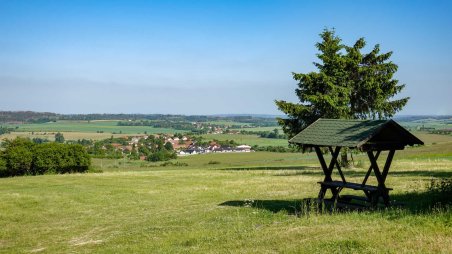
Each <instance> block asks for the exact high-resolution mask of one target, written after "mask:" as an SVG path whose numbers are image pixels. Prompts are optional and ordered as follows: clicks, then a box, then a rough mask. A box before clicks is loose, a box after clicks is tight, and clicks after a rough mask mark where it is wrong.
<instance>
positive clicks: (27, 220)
mask: <svg viewBox="0 0 452 254" xmlns="http://www.w3.org/2000/svg"><path fill="white" fill-rule="evenodd" d="M354 157H355V161H356V162H358V161H362V162H363V164H362V165H361V167H355V168H352V169H346V170H345V174H346V177H347V178H348V179H349V180H350V181H358V182H359V181H361V179H362V178H363V176H364V174H365V172H366V167H367V166H368V164H366V162H367V161H366V160H365V157H364V156H363V155H361V154H356V155H355V156H354ZM381 158H384V156H381ZM177 161H178V162H179V165H185V166H176V165H177V164H173V165H169V166H163V165H164V163H163V162H158V163H148V162H141V161H128V160H109V159H95V160H93V164H94V165H93V166H94V168H95V169H96V170H102V171H103V173H86V174H70V175H69V174H67V175H43V176H25V177H14V178H3V179H0V199H1V200H2V202H1V203H0V228H1V230H0V252H2V253H54V252H58V253H68V252H76V253H118V252H119V253H124V252H127V253H279V252H282V253H451V252H452V211H451V207H438V206H435V200H434V199H433V198H432V196H431V194H430V193H429V192H428V191H427V185H428V183H429V181H430V180H431V178H432V177H433V178H435V177H452V143H451V142H444V143H441V144H434V145H427V146H423V147H418V148H409V149H406V150H404V151H398V152H397V153H396V156H395V160H394V162H393V166H392V168H391V171H390V174H389V176H388V180H387V186H389V187H392V188H394V190H393V191H392V193H391V197H392V199H394V200H396V201H399V202H403V203H404V204H405V205H404V206H401V207H394V208H390V209H387V210H378V211H364V212H356V211H337V212H333V213H328V212H325V213H318V212H315V211H310V210H311V207H310V206H302V203H303V200H305V199H309V198H315V197H316V196H317V193H318V189H319V186H318V185H317V183H316V182H317V181H319V180H322V179H323V175H322V172H321V170H320V169H319V167H318V162H317V159H316V157H315V155H314V154H311V153H307V154H300V153H267V152H255V153H231V154H207V155H195V156H186V157H181V158H178V159H177ZM173 162H175V161H173ZM382 162H383V161H382V160H381V161H380V163H382ZM335 177H337V176H335ZM370 183H375V181H371V182H370ZM350 192H352V191H350Z"/></svg>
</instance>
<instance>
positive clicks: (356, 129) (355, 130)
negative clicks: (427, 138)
mask: <svg viewBox="0 0 452 254" xmlns="http://www.w3.org/2000/svg"><path fill="white" fill-rule="evenodd" d="M387 128H388V129H391V130H389V131H387V130H386V131H384V132H385V133H388V132H391V135H386V134H384V135H386V137H382V139H383V140H385V141H384V142H386V143H391V142H392V143H393V142H394V134H395V136H396V137H402V138H396V141H395V142H398V144H401V145H408V144H409V145H413V144H423V143H422V141H420V140H419V139H417V138H416V137H415V136H413V135H412V134H411V133H409V132H408V131H407V130H405V129H404V128H403V127H401V126H400V125H398V124H397V123H396V122H394V121H392V120H343V119H319V120H317V121H315V122H314V123H312V124H311V125H309V126H308V127H306V128H305V129H304V130H302V131H301V132H300V133H298V134H297V135H296V136H294V137H293V138H292V139H290V140H289V142H290V143H295V144H302V145H314V146H341V147H356V148H359V147H361V146H362V145H363V144H365V143H366V142H368V141H369V140H371V138H373V137H375V136H376V135H377V134H379V133H381V132H382V130H384V129H387ZM384 135H383V136H384ZM380 136H382V135H380ZM380 139H381V138H380Z"/></svg>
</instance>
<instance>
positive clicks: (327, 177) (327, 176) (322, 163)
mask: <svg viewBox="0 0 452 254" xmlns="http://www.w3.org/2000/svg"><path fill="white" fill-rule="evenodd" d="M314 149H315V153H316V154H317V157H318V158H319V162H320V166H321V167H322V170H323V173H324V174H325V180H324V181H325V182H326V181H332V180H333V179H331V174H328V167H327V166H326V162H325V158H323V154H322V151H321V150H320V147H318V146H315V147H314Z"/></svg>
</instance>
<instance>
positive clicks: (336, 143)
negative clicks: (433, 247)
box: [289, 118, 424, 207]
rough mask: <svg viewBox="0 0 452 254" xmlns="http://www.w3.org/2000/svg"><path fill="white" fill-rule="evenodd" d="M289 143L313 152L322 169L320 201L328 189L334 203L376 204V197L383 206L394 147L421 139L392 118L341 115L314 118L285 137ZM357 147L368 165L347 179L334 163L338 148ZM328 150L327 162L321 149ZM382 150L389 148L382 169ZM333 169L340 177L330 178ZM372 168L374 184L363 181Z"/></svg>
mask: <svg viewBox="0 0 452 254" xmlns="http://www.w3.org/2000/svg"><path fill="white" fill-rule="evenodd" d="M289 142H290V143H293V144H298V145H302V146H303V147H305V148H313V149H314V150H315V152H316V154H317V157H318V159H319V162H320V166H321V167H322V170H323V173H324V179H323V181H321V182H318V183H319V184H320V191H319V195H318V198H319V201H321V202H324V201H326V200H325V194H326V191H327V190H328V189H329V190H331V193H332V198H331V200H332V201H334V202H335V203H336V202H337V201H338V200H340V201H351V200H352V199H357V200H362V201H365V202H369V203H370V204H371V206H372V207H376V206H377V205H378V202H379V200H380V198H381V199H382V200H383V203H384V205H385V206H389V205H390V200H389V191H390V190H392V189H391V188H387V187H386V185H385V181H386V177H387V176H388V172H389V168H390V167H391V161H392V159H393V157H394V153H395V151H396V150H402V149H404V148H405V146H407V145H410V146H413V145H423V144H424V143H423V142H422V141H421V140H419V139H418V138H417V137H415V136H414V135H413V134H411V133H410V132H409V131H407V130H406V129H405V128H403V127H402V126H400V125H399V124H397V123H396V122H395V121H393V120H342V119H322V118H321V119H318V120H317V121H315V122H314V123H312V124H311V125H309V126H308V127H306V128H305V129H303V130H302V131H301V132H300V133H298V134H297V135H296V136H294V137H293V138H292V139H290V140H289ZM345 147H347V148H350V149H358V150H359V151H362V152H366V153H367V156H368V157H369V160H370V163H371V166H370V167H369V169H368V171H367V173H366V175H365V176H364V180H363V181H362V182H361V183H352V182H348V181H347V180H346V178H345V175H344V173H343V172H342V169H341V167H340V165H339V163H338V160H337V158H338V155H339V152H340V150H341V148H345ZM321 148H323V149H324V150H328V151H329V153H331V161H330V163H329V164H328V165H327V163H326V162H325V158H324V156H323V153H322V149H321ZM382 151H389V152H388V156H387V158H386V163H385V164H384V166H383V170H380V167H379V166H378V163H377V159H378V157H379V156H380V153H381V152H382ZM334 168H336V169H337V171H338V173H339V175H340V177H341V180H333V179H332V172H333V170H334ZM372 171H373V172H374V174H375V177H376V179H377V182H378V185H377V186H372V185H367V184H366V183H367V180H368V179H369V176H370V174H371V173H372ZM344 188H348V189H353V190H359V191H363V192H364V194H365V196H364V197H359V196H350V195H344V196H340V195H339V194H340V192H341V191H342V190H343V189H344Z"/></svg>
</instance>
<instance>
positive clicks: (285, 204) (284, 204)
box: [219, 199, 311, 215]
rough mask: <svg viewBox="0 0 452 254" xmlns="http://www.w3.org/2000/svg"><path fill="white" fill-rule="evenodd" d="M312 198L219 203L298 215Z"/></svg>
mask: <svg viewBox="0 0 452 254" xmlns="http://www.w3.org/2000/svg"><path fill="white" fill-rule="evenodd" d="M310 202H311V201H310V199H299V200H231V201H226V202H224V203H221V204H219V205H220V206H236V207H252V208H257V209H265V210H268V211H270V212H272V213H278V212H281V211H285V212H287V213H288V214H290V215H298V214H299V213H300V210H301V207H302V206H303V204H306V203H310Z"/></svg>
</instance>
